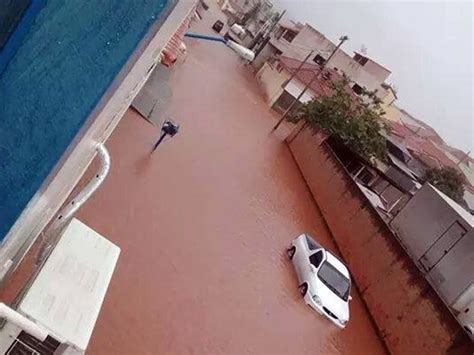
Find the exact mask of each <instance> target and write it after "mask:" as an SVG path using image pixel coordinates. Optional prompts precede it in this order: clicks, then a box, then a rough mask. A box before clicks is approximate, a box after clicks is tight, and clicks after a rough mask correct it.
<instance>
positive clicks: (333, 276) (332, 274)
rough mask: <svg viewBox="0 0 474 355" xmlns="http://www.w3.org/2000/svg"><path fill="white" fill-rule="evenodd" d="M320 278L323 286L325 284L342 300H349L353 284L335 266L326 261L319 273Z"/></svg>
mask: <svg viewBox="0 0 474 355" xmlns="http://www.w3.org/2000/svg"><path fill="white" fill-rule="evenodd" d="M318 277H319V279H320V280H321V281H322V282H323V284H325V285H326V286H327V287H328V288H329V289H330V290H331V291H332V292H334V293H335V294H336V295H337V296H338V297H339V298H342V299H343V300H344V301H347V300H348V299H349V292H350V290H351V282H350V280H349V279H348V278H347V277H345V276H344V275H343V274H341V273H340V272H339V271H338V270H337V269H336V268H335V267H334V266H333V265H331V264H330V263H328V262H327V261H325V262H324V263H323V265H321V268H320V269H319V271H318Z"/></svg>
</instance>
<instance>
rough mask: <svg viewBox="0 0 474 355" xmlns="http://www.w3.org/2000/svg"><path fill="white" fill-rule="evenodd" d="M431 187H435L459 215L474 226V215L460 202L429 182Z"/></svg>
mask: <svg viewBox="0 0 474 355" xmlns="http://www.w3.org/2000/svg"><path fill="white" fill-rule="evenodd" d="M429 185H430V187H432V188H433V190H434V191H435V192H436V193H437V194H438V195H439V196H440V197H441V198H442V199H443V200H445V201H446V202H447V203H448V205H450V206H451V208H452V209H453V210H454V211H456V213H457V214H458V215H460V216H461V217H462V219H464V220H465V221H466V222H467V223H469V224H470V225H471V227H474V216H473V215H472V214H470V213H469V212H468V211H466V210H465V209H464V208H463V207H462V206H461V205H460V204H459V203H457V202H456V201H454V200H453V199H452V198H451V197H449V196H447V195H445V194H444V193H442V192H441V191H439V190H438V189H437V188H436V187H434V186H433V185H431V184H429Z"/></svg>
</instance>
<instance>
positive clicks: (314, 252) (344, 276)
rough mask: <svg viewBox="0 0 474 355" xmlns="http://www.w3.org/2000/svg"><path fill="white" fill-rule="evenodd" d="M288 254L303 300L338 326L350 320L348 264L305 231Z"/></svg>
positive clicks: (294, 241) (289, 249)
mask: <svg viewBox="0 0 474 355" xmlns="http://www.w3.org/2000/svg"><path fill="white" fill-rule="evenodd" d="M287 253H288V257H289V258H290V260H291V261H292V262H293V265H294V267H295V270H296V274H297V275H298V281H299V291H300V293H301V295H302V296H303V297H304V300H305V301H306V303H307V304H309V305H310V306H311V307H312V308H314V309H315V310H316V311H317V312H318V313H320V314H323V315H324V316H326V317H327V318H328V319H330V320H331V321H332V322H333V323H334V324H336V325H337V326H338V327H339V328H344V327H345V326H346V325H347V322H348V321H349V301H350V300H351V299H352V297H351V296H350V291H351V280H350V276H349V271H348V270H347V267H346V266H345V265H344V264H343V263H342V262H341V261H340V260H339V259H338V258H336V257H335V256H334V255H333V254H331V253H330V252H329V251H328V250H326V249H324V248H323V247H322V246H321V245H319V244H318V243H316V242H315V241H314V240H313V238H311V237H310V236H309V235H307V234H302V235H300V236H299V237H298V238H296V239H295V240H293V242H292V243H291V245H290V247H289V248H288V250H287Z"/></svg>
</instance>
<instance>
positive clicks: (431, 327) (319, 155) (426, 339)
mask: <svg viewBox="0 0 474 355" xmlns="http://www.w3.org/2000/svg"><path fill="white" fill-rule="evenodd" d="M296 129H299V127H297V128H296ZM290 136H291V135H290ZM323 141H324V136H323V135H320V134H318V135H313V132H312V131H311V130H309V129H304V130H302V131H301V133H300V134H298V135H297V136H296V138H294V139H293V140H292V141H291V143H288V145H289V147H290V150H291V152H292V154H293V156H294V158H295V160H296V162H297V164H298V166H299V168H300V170H301V173H302V175H303V177H304V179H305V180H306V182H307V184H308V187H309V189H310V191H311V193H312V195H313V196H314V199H315V201H316V203H317V204H318V206H319V208H320V209H321V211H322V213H323V215H324V218H325V220H326V222H327V224H328V226H329V228H330V230H331V232H332V234H333V236H334V239H335V241H336V244H337V245H338V247H339V250H340V253H341V254H342V256H343V258H344V259H345V261H346V262H347V264H348V265H349V269H350V271H351V274H352V278H353V281H354V283H355V285H356V286H357V287H358V288H359V290H360V292H361V295H362V297H363V299H364V301H365V303H366V305H367V307H368V309H369V311H370V313H371V315H372V317H373V319H374V322H375V324H376V326H377V328H378V329H379V331H380V335H381V337H382V338H383V339H384V341H385V342H386V344H387V347H388V349H389V351H390V352H392V353H393V354H444V353H446V352H448V351H450V350H453V347H454V345H453V344H454V343H455V342H456V341H457V340H458V339H459V337H461V339H462V341H461V342H462V343H463V344H464V345H466V344H467V343H466V342H467V341H468V340H467V339H466V338H465V336H464V334H463V333H462V331H461V328H460V327H459V325H458V324H457V322H456V321H455V319H454V318H453V317H452V316H451V314H450V313H449V311H448V310H447V308H446V307H445V306H444V304H443V303H442V302H441V300H440V299H439V298H438V296H437V295H436V294H435V293H434V291H433V290H432V288H431V287H430V285H429V284H428V283H427V282H426V280H425V279H424V277H423V275H421V273H420V272H419V271H418V269H417V268H416V266H415V265H414V264H413V263H412V261H411V259H410V258H409V257H408V255H407V254H406V253H405V251H404V249H403V248H402V247H401V246H400V244H399V243H398V241H397V240H396V238H395V237H394V235H393V234H392V233H391V232H390V230H389V229H388V228H387V227H386V225H385V224H384V223H383V222H382V220H381V218H380V217H379V216H378V215H377V214H376V212H375V211H374V209H373V208H372V206H371V205H369V203H368V202H367V200H366V199H365V196H364V195H363V194H362V193H361V191H360V190H359V189H358V188H357V187H356V185H355V184H354V182H353V181H352V179H351V178H350V177H349V175H348V174H347V173H346V172H345V170H344V169H343V167H342V165H341V164H340V163H339V161H338V160H337V159H336V158H335V156H334V155H333V154H332V152H331V150H330V149H329V148H328V147H327V146H326V145H325V144H324V143H322V142H323ZM349 326H350V322H349Z"/></svg>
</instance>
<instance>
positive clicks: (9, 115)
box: [0, 0, 170, 240]
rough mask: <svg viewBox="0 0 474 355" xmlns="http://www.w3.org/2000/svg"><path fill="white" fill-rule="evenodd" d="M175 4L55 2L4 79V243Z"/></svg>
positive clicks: (0, 127) (0, 77)
mask: <svg viewBox="0 0 474 355" xmlns="http://www.w3.org/2000/svg"><path fill="white" fill-rule="evenodd" d="M168 2H170V0H106V1H97V0H90V1H83V0H81V1H78V0H48V1H45V3H44V5H43V6H42V7H41V9H40V10H39V12H38V13H37V14H35V18H34V21H33V22H32V23H31V24H30V25H29V27H28V30H27V34H26V35H25V36H24V38H23V39H22V42H21V44H20V45H19V46H18V48H16V49H15V50H16V52H15V54H14V55H13V56H12V57H11V59H9V62H8V64H7V65H6V67H5V69H4V70H3V72H2V73H1V74H0V240H2V239H3V238H4V236H5V235H6V234H7V232H8V230H9V229H10V228H11V226H12V225H13V224H14V222H15V221H16V219H17V218H18V216H19V215H20V213H21V212H22V211H23V209H24V208H25V206H26V205H27V203H28V202H29V201H30V199H31V198H32V197H33V195H34V194H35V193H36V191H38V189H39V188H40V186H41V184H42V183H43V181H44V180H45V179H46V177H47V176H48V174H49V173H50V172H51V171H52V170H53V168H54V166H55V164H56V163H57V162H58V160H59V159H60V158H61V156H62V154H63V153H64V152H65V151H66V149H67V147H68V146H69V144H70V143H71V142H72V140H73V139H74V137H75V135H76V134H77V133H78V132H79V130H80V128H81V127H82V126H83V125H84V123H85V121H86V119H87V118H88V116H89V114H90V113H91V112H92V110H93V109H94V107H95V106H96V105H97V103H98V101H99V100H100V98H101V97H102V96H103V94H104V93H105V91H106V90H107V88H108V87H109V86H110V84H111V82H112V81H113V79H114V78H115V77H116V75H117V74H118V72H119V71H120V69H121V68H122V67H123V65H124V64H125V63H126V61H127V59H128V58H129V57H130V55H131V54H132V52H133V51H134V49H135V48H136V47H137V45H138V44H139V42H140V40H141V39H142V38H143V36H144V35H145V33H146V32H147V31H148V30H149V28H150V26H151V25H152V24H153V23H155V21H157V20H158V19H159V17H160V15H161V16H163V15H164V14H165V9H166V8H167V6H168Z"/></svg>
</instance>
